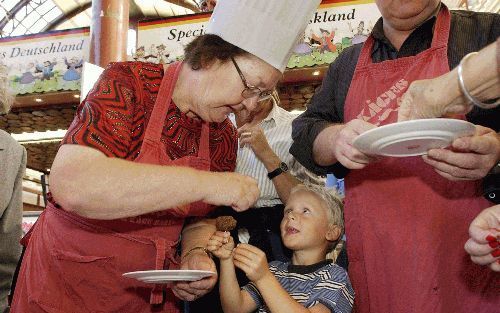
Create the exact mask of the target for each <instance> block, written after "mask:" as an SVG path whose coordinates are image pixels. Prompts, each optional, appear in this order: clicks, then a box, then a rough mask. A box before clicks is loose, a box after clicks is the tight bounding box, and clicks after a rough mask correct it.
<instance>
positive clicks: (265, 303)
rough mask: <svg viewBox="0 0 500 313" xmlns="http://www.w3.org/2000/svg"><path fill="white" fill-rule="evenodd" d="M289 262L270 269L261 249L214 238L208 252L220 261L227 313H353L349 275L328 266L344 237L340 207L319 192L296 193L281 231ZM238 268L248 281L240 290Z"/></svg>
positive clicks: (221, 235)
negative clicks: (335, 246)
mask: <svg viewBox="0 0 500 313" xmlns="http://www.w3.org/2000/svg"><path fill="white" fill-rule="evenodd" d="M280 230H281V238H282V240H283V243H284V245H285V246H286V247H287V248H289V249H291V250H292V251H293V255H292V259H291V262H286V263H284V262H280V261H274V262H271V263H270V264H269V265H268V263H267V260H266V255H265V253H264V252H263V251H261V250H260V249H258V248H256V247H254V246H252V245H248V244H239V245H238V246H237V247H234V241H233V238H232V237H231V236H230V235H229V233H227V232H216V233H214V235H212V237H211V238H210V240H209V241H208V245H207V249H208V250H209V251H211V252H212V253H213V255H215V256H216V257H218V258H219V259H220V281H219V291H220V297H221V303H222V308H223V310H224V312H225V313H236V312H237V313H245V312H253V311H255V310H258V312H272V313H279V312H286V313H292V312H315V313H320V312H342V313H343V312H351V309H352V305H353V301H354V291H353V289H352V286H351V283H350V281H349V277H348V276H347V272H346V271H345V270H344V269H342V268H341V267H340V266H337V265H336V264H333V263H332V260H326V259H325V257H326V254H327V252H328V251H330V250H331V248H332V246H333V245H335V244H336V242H337V241H338V240H339V238H340V236H341V234H342V232H343V220H342V202H341V201H340V199H339V198H338V197H336V196H335V195H334V194H333V193H332V192H330V191H328V190H326V189H324V188H322V187H318V186H310V185H298V186H296V187H295V188H294V189H292V191H291V193H290V197H289V199H288V203H287V205H286V207H285V209H284V217H283V220H282V221H281V225H280ZM235 267H238V268H239V269H241V270H242V271H243V272H245V274H246V276H247V277H248V279H249V280H250V283H249V284H248V285H246V286H244V287H242V288H241V289H240V287H239V286H238V281H237V279H236V274H235Z"/></svg>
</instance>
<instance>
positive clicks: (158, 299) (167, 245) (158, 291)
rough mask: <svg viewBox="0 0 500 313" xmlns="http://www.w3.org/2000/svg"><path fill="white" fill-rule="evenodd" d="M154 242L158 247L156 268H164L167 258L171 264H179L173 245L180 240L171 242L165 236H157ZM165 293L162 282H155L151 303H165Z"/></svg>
mask: <svg viewBox="0 0 500 313" xmlns="http://www.w3.org/2000/svg"><path fill="white" fill-rule="evenodd" d="M153 243H154V245H155V248H156V259H155V270H163V269H164V266H165V260H167V259H168V260H169V265H170V264H178V262H177V260H175V257H174V255H175V249H173V247H174V246H175V245H176V244H177V243H178V242H170V241H168V242H167V240H165V239H164V238H155V239H153ZM163 298H164V293H163V286H162V285H160V284H155V286H154V287H153V290H151V296H150V299H149V303H150V304H161V303H163Z"/></svg>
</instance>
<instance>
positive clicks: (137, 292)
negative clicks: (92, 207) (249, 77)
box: [11, 63, 212, 313]
mask: <svg viewBox="0 0 500 313" xmlns="http://www.w3.org/2000/svg"><path fill="white" fill-rule="evenodd" d="M180 69H181V63H175V64H172V65H171V66H170V67H169V68H168V70H167V71H166V73H165V75H164V78H163V80H162V83H161V86H160V90H159V93H158V96H157V100H156V102H155V106H154V109H153V112H152V114H151V118H150V120H149V123H148V125H147V129H146V133H145V136H144V141H143V143H142V146H141V151H140V154H139V156H138V157H137V159H136V160H135V161H134V162H139V163H149V164H158V165H167V166H188V167H191V168H196V169H199V170H206V171H208V170H210V152H209V127H208V123H203V125H202V131H201V139H200V149H199V154H198V156H197V157H194V156H187V157H183V158H180V159H177V160H170V158H169V157H168V156H167V154H166V152H165V146H164V144H163V143H161V141H160V138H161V134H162V131H163V125H164V121H165V117H166V116H167V111H168V108H169V106H170V105H171V98H172V93H173V89H174V86H175V82H176V81H177V77H178V75H179V71H180ZM89 183H91V182H89ZM151 196H152V197H154V196H155V195H151ZM211 208H212V206H210V205H207V204H204V203H201V202H197V203H193V204H190V205H186V206H183V207H178V208H172V209H169V210H165V211H161V212H156V213H151V214H145V215H141V216H138V217H131V218H125V219H119V220H111V221H104V220H93V219H86V218H83V217H81V216H78V215H76V214H73V213H70V212H67V211H65V210H64V209H62V208H60V207H57V206H55V205H52V204H49V205H48V206H47V208H46V209H45V211H44V212H43V213H42V214H41V216H40V217H39V219H38V221H37V223H36V225H35V227H34V229H33V231H32V233H31V234H30V236H29V238H28V239H29V243H28V247H27V250H26V252H25V256H24V260H23V264H22V266H21V271H20V274H19V280H18V283H17V287H16V292H15V295H14V300H13V304H12V310H11V312H14V313H17V312H19V313H21V312H22V313H28V312H29V313H36V312H61V313H70V312H71V313H77V312H134V313H135V312H172V313H177V312H180V309H179V301H178V299H176V298H175V297H174V295H173V293H172V292H171V290H170V289H169V288H166V287H165V285H151V284H143V283H140V282H138V281H136V280H134V279H130V278H124V277H122V274H123V273H125V272H131V271H139V270H151V269H166V268H175V267H176V265H178V262H177V261H176V259H175V249H176V247H177V243H178V241H179V235H180V232H181V230H182V227H183V225H184V219H185V217H187V216H203V215H206V214H207V213H209V212H210V210H211ZM103 210H105V208H103Z"/></svg>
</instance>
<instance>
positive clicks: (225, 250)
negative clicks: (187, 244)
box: [207, 231, 234, 260]
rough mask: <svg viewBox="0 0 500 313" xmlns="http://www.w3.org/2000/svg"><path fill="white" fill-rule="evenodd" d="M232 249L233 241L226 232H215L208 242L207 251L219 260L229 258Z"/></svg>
mask: <svg viewBox="0 0 500 313" xmlns="http://www.w3.org/2000/svg"><path fill="white" fill-rule="evenodd" d="M233 249H234V240H233V237H231V235H230V234H229V232H227V231H216V232H215V233H214V234H213V235H212V237H210V239H209V240H208V244H207V250H208V251H210V252H211V253H212V254H213V255H214V256H216V257H218V258H219V259H221V260H227V259H229V258H231V256H232V252H233Z"/></svg>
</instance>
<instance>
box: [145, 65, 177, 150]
mask: <svg viewBox="0 0 500 313" xmlns="http://www.w3.org/2000/svg"><path fill="white" fill-rule="evenodd" d="M181 68H182V62H176V63H173V64H170V66H169V67H168V68H167V70H166V71H165V74H164V75H163V79H162V81H161V85H160V90H159V91H158V95H157V97H156V101H155V105H154V108H153V112H152V113H151V117H150V119H149V122H148V127H147V129H146V134H145V135H144V141H148V142H155V143H156V142H160V138H161V133H162V131H163V124H164V121H165V116H166V115H167V111H168V108H169V107H170V103H171V102H172V94H173V93H174V87H175V83H176V82H177V77H178V76H179V72H180V70H181Z"/></svg>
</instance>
